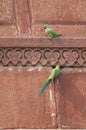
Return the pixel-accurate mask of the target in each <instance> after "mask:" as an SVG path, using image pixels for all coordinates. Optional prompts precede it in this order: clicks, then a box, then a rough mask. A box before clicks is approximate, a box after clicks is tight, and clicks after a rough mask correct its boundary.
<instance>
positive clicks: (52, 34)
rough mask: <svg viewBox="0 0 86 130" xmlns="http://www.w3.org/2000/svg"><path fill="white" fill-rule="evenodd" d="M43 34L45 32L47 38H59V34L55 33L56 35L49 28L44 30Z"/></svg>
mask: <svg viewBox="0 0 86 130" xmlns="http://www.w3.org/2000/svg"><path fill="white" fill-rule="evenodd" d="M45 32H46V34H47V35H48V36H49V37H51V38H53V37H59V36H61V35H60V34H57V33H56V32H55V31H54V30H53V29H51V28H47V29H45Z"/></svg>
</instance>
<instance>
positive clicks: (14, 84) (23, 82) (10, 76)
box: [0, 67, 56, 128]
mask: <svg viewBox="0 0 86 130" xmlns="http://www.w3.org/2000/svg"><path fill="white" fill-rule="evenodd" d="M50 71H51V68H47V67H46V68H41V67H38V69H37V68H34V67H33V68H22V67H19V68H16V67H13V68H11V67H8V68H4V67H1V68H0V128H56V105H55V99H54V86H53V84H50V85H49V87H48V88H47V89H46V91H45V92H44V94H43V95H42V96H39V95H38V94H39V91H40V88H41V86H42V85H43V83H44V81H45V80H46V78H47V77H48V76H49V73H50Z"/></svg>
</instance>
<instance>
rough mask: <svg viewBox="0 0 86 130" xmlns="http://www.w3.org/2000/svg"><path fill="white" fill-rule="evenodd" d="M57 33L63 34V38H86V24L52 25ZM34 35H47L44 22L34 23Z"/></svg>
mask: <svg viewBox="0 0 86 130" xmlns="http://www.w3.org/2000/svg"><path fill="white" fill-rule="evenodd" d="M50 27H51V28H52V29H54V30H55V31H56V32H57V33H59V34H61V35H62V38H85V37H86V25H54V24H53V25H50ZM32 36H33V37H47V36H46V34H45V31H44V24H41V25H38V24H35V25H32Z"/></svg>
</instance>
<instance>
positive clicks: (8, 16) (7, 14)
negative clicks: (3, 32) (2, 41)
mask: <svg viewBox="0 0 86 130" xmlns="http://www.w3.org/2000/svg"><path fill="white" fill-rule="evenodd" d="M9 24H10V25H14V24H15V6H14V0H0V25H9Z"/></svg>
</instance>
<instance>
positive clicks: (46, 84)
mask: <svg viewBox="0 0 86 130" xmlns="http://www.w3.org/2000/svg"><path fill="white" fill-rule="evenodd" d="M50 82H51V79H50V78H49V79H48V80H47V81H46V82H45V83H44V85H43V86H42V88H41V90H40V92H39V95H41V94H42V93H43V92H44V90H45V88H46V87H47V86H48V85H49V83H50Z"/></svg>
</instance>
